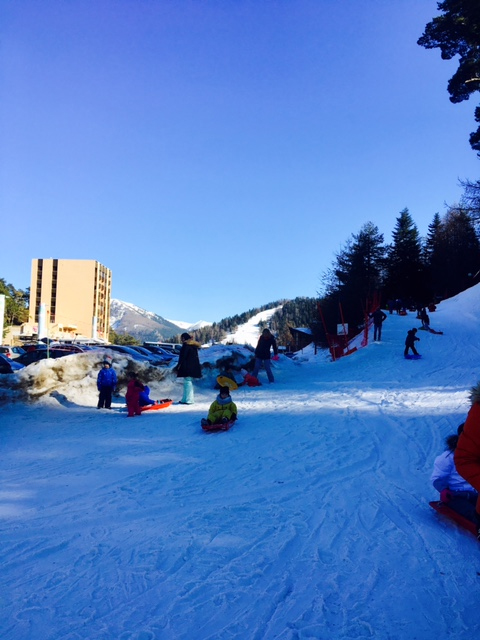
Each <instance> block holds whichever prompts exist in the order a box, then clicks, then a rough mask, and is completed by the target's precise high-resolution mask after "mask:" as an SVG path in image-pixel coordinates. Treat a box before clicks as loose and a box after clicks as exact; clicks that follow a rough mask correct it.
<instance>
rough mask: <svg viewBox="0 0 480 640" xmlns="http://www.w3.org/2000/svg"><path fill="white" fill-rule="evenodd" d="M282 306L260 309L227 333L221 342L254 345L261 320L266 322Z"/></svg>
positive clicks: (258, 334) (258, 335)
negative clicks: (234, 329)
mask: <svg viewBox="0 0 480 640" xmlns="http://www.w3.org/2000/svg"><path fill="white" fill-rule="evenodd" d="M281 308H282V306H281V305H280V306H279V307H275V308H274V309H267V310H266V311H260V313H257V314H256V315H254V316H253V317H252V318H250V320H248V322H246V323H245V324H242V325H241V326H240V327H238V328H237V330H236V331H235V332H234V333H229V334H228V335H227V336H226V337H225V338H224V339H223V340H222V342H223V344H230V343H235V344H249V345H251V346H256V344H257V342H258V338H259V337H260V327H259V324H260V323H261V322H267V321H268V320H269V319H270V318H271V317H272V316H273V314H274V313H275V312H276V311H278V310H279V309H281Z"/></svg>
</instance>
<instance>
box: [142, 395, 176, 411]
mask: <svg viewBox="0 0 480 640" xmlns="http://www.w3.org/2000/svg"><path fill="white" fill-rule="evenodd" d="M172 402H173V400H170V399H169V398H165V399H164V400H159V401H158V402H156V403H155V404H147V406H145V407H140V410H141V411H157V410H158V409H165V407H169V406H170V405H171V404H172Z"/></svg>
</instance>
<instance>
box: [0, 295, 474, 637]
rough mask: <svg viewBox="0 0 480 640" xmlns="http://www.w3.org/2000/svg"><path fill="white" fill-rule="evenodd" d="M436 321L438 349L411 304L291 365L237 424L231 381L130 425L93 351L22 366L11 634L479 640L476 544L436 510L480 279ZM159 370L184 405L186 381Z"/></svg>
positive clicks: (5, 629)
mask: <svg viewBox="0 0 480 640" xmlns="http://www.w3.org/2000/svg"><path fill="white" fill-rule="evenodd" d="M430 319H431V326H432V327H433V328H434V329H436V330H439V331H440V330H441V331H443V332H444V335H434V334H430V333H426V332H424V331H419V333H418V335H419V337H420V338H421V341H420V343H418V349H419V352H420V353H421V354H422V359H421V360H417V361H413V360H405V359H404V358H403V345H404V339H405V336H406V333H407V330H408V329H410V328H412V327H415V326H416V327H419V326H420V323H419V321H418V320H416V318H415V314H413V313H409V314H408V315H407V316H406V317H402V316H397V315H388V317H387V320H386V321H385V323H384V326H383V340H382V342H380V343H373V342H370V343H369V344H368V346H366V347H365V348H362V349H359V350H358V351H356V352H355V353H353V354H352V355H350V356H348V357H345V358H342V359H340V360H338V361H336V362H330V361H329V358H328V357H327V356H326V354H325V353H319V354H318V355H314V353H313V350H309V349H307V350H305V352H304V353H303V354H300V355H299V357H298V360H297V362H292V361H291V360H288V359H287V358H285V357H281V358H280V360H279V362H278V363H274V374H275V383H274V384H272V385H269V384H268V383H267V382H266V376H265V373H264V372H261V373H260V379H261V380H262V382H263V383H264V384H263V386H261V387H257V388H245V387H241V388H240V389H238V390H237V391H236V392H234V396H233V397H234V400H235V402H236V403H237V405H238V409H239V421H238V423H237V424H236V425H235V426H234V427H233V428H232V429H231V430H230V431H228V432H224V433H216V434H212V433H204V432H202V430H201V428H200V419H201V418H202V417H205V416H206V413H207V410H208V407H209V405H210V403H211V402H212V401H213V400H214V398H215V396H216V391H214V390H213V388H212V387H213V382H214V375H215V372H214V371H211V372H209V373H208V375H206V376H205V377H204V379H202V380H201V381H199V382H196V383H195V393H196V404H194V405H191V406H182V405H172V406H171V407H170V408H168V409H165V410H161V411H156V412H150V413H149V414H143V415H142V416H140V417H135V418H130V419H129V418H127V417H126V413H125V412H124V411H123V401H122V398H121V397H117V398H116V402H115V406H116V409H115V410H114V411H110V412H109V411H104V410H102V411H97V410H96V408H95V405H96V388H95V375H96V371H97V368H98V361H95V362H94V361H93V360H91V358H92V357H93V356H88V357H84V356H68V357H67V358H63V359H62V360H63V364H57V365H56V366H57V369H53V367H52V365H51V362H50V361H48V362H47V363H46V364H44V363H40V365H41V366H37V365H34V373H31V374H28V375H27V373H23V378H21V380H20V381H17V382H16V380H17V377H11V376H8V377H5V379H7V378H8V380H7V382H4V385H5V384H7V383H8V384H9V385H11V387H12V388H13V391H12V392H11V394H10V396H9V395H8V394H6V395H4V401H5V404H3V405H2V407H1V411H2V413H1V415H2V418H1V434H2V444H3V446H2V465H1V471H0V474H1V475H0V478H1V485H0V487H1V488H0V527H1V529H0V545H1V549H2V567H1V582H0V598H1V610H2V614H1V617H0V637H1V638H2V639H3V640H33V639H35V640H87V639H88V640H273V639H279V640H307V639H308V640H311V639H315V640H344V639H352V640H353V639H354V638H355V639H370V638H376V639H378V640H413V639H418V640H430V639H431V640H438V639H441V640H445V639H447V638H451V639H452V640H453V639H455V640H467V639H468V640H472V638H477V637H479V632H480V621H479V615H478V611H479V593H480V546H479V543H478V542H477V541H476V540H475V538H474V537H473V536H471V535H470V534H468V533H466V532H464V531H462V530H461V529H459V528H457V527H456V526H455V525H454V524H452V523H450V522H449V521H446V520H444V519H442V518H441V517H440V516H439V515H438V514H436V513H435V512H434V511H433V510H432V509H430V507H429V506H428V501H429V500H432V499H435V498H436V497H437V493H436V491H435V490H434V489H433V488H432V487H431V485H430V480H429V478H430V473H431V470H432V464H433V460H434V458H435V456H436V455H438V454H439V453H440V452H441V451H442V450H443V448H444V439H445V437H446V436H447V435H449V434H451V433H454V432H455V430H456V428H457V426H458V424H459V423H460V422H461V421H463V420H464V418H465V415H466V413H467V411H468V409H469V398H468V392H469V390H470V388H471V387H472V386H473V385H474V384H475V383H477V381H478V380H479V378H480V372H479V363H480V331H479V326H480V288H479V287H478V286H476V287H474V288H472V289H469V290H467V291H466V292H464V293H462V294H461V295H459V296H457V297H455V298H452V299H450V300H446V301H443V302H442V303H441V304H440V305H439V307H438V309H437V311H436V312H435V313H432V314H431V315H430ZM370 338H371V333H370ZM203 351H205V352H206V351H208V350H203ZM203 351H202V358H205V357H206V356H204V355H203ZM89 358H90V359H89ZM56 362H57V363H58V362H59V361H56ZM76 363H77V364H76ZM78 363H79V364H78ZM114 366H115V367H116V368H118V369H119V371H120V373H121V372H122V371H125V366H126V365H125V363H122V362H121V361H117V362H115V363H114ZM62 367H63V368H62ZM92 368H93V369H92ZM27 369H32V367H28V368H27ZM91 369H92V370H91ZM143 374H144V375H145V376H146V375H147V371H146V370H145V371H144V372H143ZM37 377H38V378H39V379H38V380H36V378H37ZM149 382H151V386H152V388H153V389H154V394H155V396H157V397H158V398H162V397H172V398H173V399H175V400H178V399H179V398H180V394H181V381H177V380H176V379H175V378H174V377H173V376H172V374H171V372H168V371H167V372H166V373H165V374H164V375H162V376H158V377H157V379H152V380H151V381H149ZM27 383H28V384H29V385H31V387H32V388H34V389H35V392H34V393H30V394H29V398H30V400H29V401H28V402H26V401H24V400H22V398H25V397H26V396H25V386H26V385H27ZM122 389H123V387H122V386H120V390H121V391H122ZM33 397H36V398H38V399H37V400H35V401H32V400H31V398H33ZM13 400H14V401H13Z"/></svg>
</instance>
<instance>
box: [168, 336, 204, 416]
mask: <svg viewBox="0 0 480 640" xmlns="http://www.w3.org/2000/svg"><path fill="white" fill-rule="evenodd" d="M180 338H181V340H182V348H181V349H180V355H179V357H178V364H177V366H176V367H174V371H176V373H177V377H178V378H183V396H182V399H181V400H180V402H179V404H193V403H194V402H195V398H194V394H193V378H201V377H202V368H201V366H200V360H199V358H198V350H199V349H200V346H201V345H200V343H199V342H195V340H193V338H192V336H191V335H189V334H188V333H182V335H181V336H180Z"/></svg>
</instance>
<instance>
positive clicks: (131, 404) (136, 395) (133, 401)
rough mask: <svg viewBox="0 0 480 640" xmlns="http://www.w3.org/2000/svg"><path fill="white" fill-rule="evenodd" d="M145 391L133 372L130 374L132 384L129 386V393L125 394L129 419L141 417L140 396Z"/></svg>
mask: <svg viewBox="0 0 480 640" xmlns="http://www.w3.org/2000/svg"><path fill="white" fill-rule="evenodd" d="M144 389H145V387H144V386H143V384H142V383H141V382H140V380H139V379H138V378H137V376H136V374H135V373H133V371H132V372H131V373H130V382H129V383H128V385H127V393H126V394H125V400H126V402H127V408H128V417H129V418H133V417H134V416H139V415H141V413H142V410H141V408H140V394H141V393H142V391H143V390H144Z"/></svg>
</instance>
